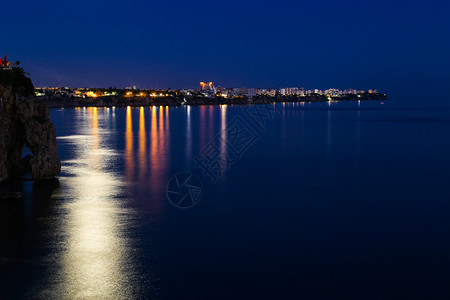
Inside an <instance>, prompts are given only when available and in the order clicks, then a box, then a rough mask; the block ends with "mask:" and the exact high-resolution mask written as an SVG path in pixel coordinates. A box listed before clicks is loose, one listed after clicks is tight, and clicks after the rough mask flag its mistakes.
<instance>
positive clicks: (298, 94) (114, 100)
mask: <svg viewBox="0 0 450 300" xmlns="http://www.w3.org/2000/svg"><path fill="white" fill-rule="evenodd" d="M35 93H36V96H37V97H38V99H41V100H42V101H44V102H45V103H47V105H48V106H49V107H79V106H118V107H120V106H147V105H170V106H179V105H222V104H240V105H247V104H266V103H275V102H325V101H363V100H386V99H387V96H386V94H382V93H380V92H378V91H377V90H368V91H363V90H355V89H348V90H339V89H327V90H318V89H313V90H306V89H304V88H298V87H286V88H282V89H264V88H261V89H257V88H246V87H240V88H224V87H221V86H217V87H216V86H215V85H214V83H213V82H200V87H199V89H182V90H172V89H167V90H154V89H139V88H137V87H136V86H135V85H131V86H129V87H126V88H124V89H118V88H114V87H110V88H69V87H36V88H35Z"/></svg>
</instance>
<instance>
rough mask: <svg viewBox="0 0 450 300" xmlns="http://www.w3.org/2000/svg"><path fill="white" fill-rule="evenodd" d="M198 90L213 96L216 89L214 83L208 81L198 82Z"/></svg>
mask: <svg viewBox="0 0 450 300" xmlns="http://www.w3.org/2000/svg"><path fill="white" fill-rule="evenodd" d="M200 91H202V92H203V94H204V95H205V96H207V97H212V96H215V95H216V93H217V91H216V88H215V87H214V83H213V82H212V81H209V82H203V81H202V82H200Z"/></svg>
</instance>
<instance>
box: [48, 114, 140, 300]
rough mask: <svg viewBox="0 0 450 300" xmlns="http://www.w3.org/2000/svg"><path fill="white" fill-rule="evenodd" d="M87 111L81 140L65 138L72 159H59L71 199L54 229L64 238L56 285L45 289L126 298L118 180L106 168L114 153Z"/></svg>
mask: <svg viewBox="0 0 450 300" xmlns="http://www.w3.org/2000/svg"><path fill="white" fill-rule="evenodd" d="M81 113H82V114H83V113H84V114H85V112H81ZM87 114H88V115H87V116H85V117H86V119H88V120H89V122H88V126H83V125H82V126H83V127H82V128H79V131H78V132H80V133H81V134H82V135H81V138H80V136H74V137H67V139H69V140H70V139H71V138H73V147H74V148H75V150H76V155H75V156H76V158H75V159H74V160H72V161H65V162H63V165H64V166H65V167H64V169H63V171H64V172H65V173H66V174H68V175H69V176H66V177H65V178H63V180H61V185H62V186H63V187H64V188H65V189H66V191H65V193H66V194H69V195H72V196H73V199H71V201H68V203H67V204H65V205H64V209H65V210H66V212H67V219H66V221H65V222H64V226H63V227H62V228H60V229H58V230H62V232H63V234H64V236H65V239H63V240H64V247H63V248H64V251H63V255H62V259H61V266H59V267H58V270H60V271H61V274H58V275H57V276H56V277H55V280H54V281H55V282H57V285H58V286H57V287H56V288H55V289H54V290H53V291H51V292H50V291H47V292H50V293H51V294H53V293H56V294H57V295H56V297H55V298H69V299H74V298H79V299H125V298H130V297H131V295H130V294H129V293H128V292H129V289H127V286H128V284H127V281H128V280H131V278H133V277H134V276H130V275H132V273H134V272H133V271H131V270H127V268H130V265H132V264H131V263H130V262H129V259H127V257H126V256H127V253H128V251H127V245H128V243H127V240H126V239H125V238H124V235H123V231H124V230H125V228H124V227H125V226H126V225H127V223H126V213H127V211H126V210H124V209H123V208H121V207H120V206H119V205H118V203H117V200H118V199H117V198H118V196H119V194H120V190H121V181H120V178H117V176H116V175H115V174H114V173H112V172H111V171H108V167H109V166H111V165H112V164H113V161H114V153H113V152H112V150H110V149H107V148H106V147H103V145H102V129H99V120H98V116H97V109H88V110H87ZM82 117H83V116H82ZM80 123H83V122H80ZM84 123H86V122H84ZM126 262H128V263H126ZM47 296H50V298H53V296H54V295H47Z"/></svg>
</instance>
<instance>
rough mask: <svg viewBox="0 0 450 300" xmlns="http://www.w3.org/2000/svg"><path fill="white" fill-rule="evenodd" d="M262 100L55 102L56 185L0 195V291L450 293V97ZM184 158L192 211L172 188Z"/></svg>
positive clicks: (73, 295) (27, 186) (159, 295)
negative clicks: (198, 190)
mask: <svg viewBox="0 0 450 300" xmlns="http://www.w3.org/2000/svg"><path fill="white" fill-rule="evenodd" d="M268 107H271V108H272V112H273V115H271V116H270V117H268V118H266V119H265V122H264V124H263V125H262V126H261V124H258V123H257V122H255V120H253V119H251V118H249V115H247V114H246V113H245V107H243V106H211V107H209V106H198V107H162V106H161V107H143V108H76V109H53V110H51V118H52V120H53V122H54V123H55V127H56V129H57V136H58V147H59V153H60V157H61V160H62V165H63V168H62V172H61V174H60V176H59V177H58V180H59V184H58V182H55V181H51V182H43V183H39V184H33V183H32V182H30V181H25V182H16V183H10V189H13V190H17V191H21V192H22V193H23V197H22V199H10V200H1V201H0V238H1V239H0V241H1V244H0V268H1V269H0V279H1V283H0V287H1V289H0V298H2V297H4V298H7V299H8V298H22V299H29V298H44V299H133V298H142V299H144V298H155V299H180V298H181V299H218V298H224V299H230V298H243V297H247V298H249V297H258V298H265V297H274V298H275V297H288V296H291V298H299V297H300V298H301V297H305V298H323V297H327V298H330V297H331V298H358V299H361V298H363V299H365V298H377V297H392V298H396V297H406V296H411V295H415V296H417V295H418V296H423V297H425V296H427V297H433V296H434V297H436V296H445V295H447V296H448V295H450V291H449V287H448V281H449V279H450V271H448V270H449V267H450V240H449V238H448V236H449V234H450V218H448V216H449V215H450V204H449V201H450V197H449V196H450V189H449V185H448V180H449V173H450V172H449V171H448V170H449V167H450V160H449V158H448V155H449V153H450V134H449V132H450V105H448V104H447V103H445V102H442V101H430V102H427V101H421V102H410V101H397V102H393V101H386V102H361V103H358V102H344V103H337V102H330V103H311V104H308V103H306V104H305V103H296V104H289V103H285V104H282V103H280V104H277V105H276V106H268ZM247 109H248V108H247ZM236 122H240V123H239V124H240V125H241V127H239V128H238V127H234V126H235V125H236V124H237V123H236ZM245 128H247V130H248V132H247V138H248V137H249V136H250V137H252V138H253V140H252V142H251V143H248V145H247V146H248V147H247V148H245V147H244V146H246V144H245V143H246V141H249V140H248V139H247V140H246V139H245V138H242V137H239V136H237V135H236V133H237V132H238V131H239V130H243V129H245ZM249 132H250V135H249ZM236 143H238V144H236ZM239 143H240V144H239ZM208 145H210V146H211V145H212V146H213V147H209V148H208ZM205 147H206V148H205ZM244 148H245V149H244ZM242 149H244V150H243V151H242ZM206 150H208V151H210V152H208V153H209V154H208V155H209V156H208V157H209V158H211V157H212V155H213V154H216V155H217V156H215V157H221V158H228V159H229V164H225V162H224V161H223V160H222V161H221V164H219V165H215V166H216V168H214V167H213V165H211V169H208V170H207V171H209V172H212V173H208V172H207V171H205V170H202V169H201V168H199V167H198V166H196V165H197V164H198V161H197V162H196V158H197V159H200V158H203V159H205V157H206V156H205V151H206ZM214 151H215V152H214ZM217 166H219V169H218V168H217ZM180 172H189V173H193V174H194V176H196V177H197V178H198V179H199V180H200V181H201V183H202V186H203V192H202V196H201V199H200V201H199V202H198V203H197V204H196V205H195V206H194V207H193V208H190V209H178V208H176V207H175V206H174V205H172V204H171V203H170V202H169V201H168V199H167V195H166V192H167V191H166V190H167V184H168V181H169V179H170V178H171V177H172V176H173V175H175V174H178V173H180ZM217 172H219V173H220V174H219V173H217ZM211 174H213V175H214V174H215V175H217V176H216V177H215V178H212V176H211Z"/></svg>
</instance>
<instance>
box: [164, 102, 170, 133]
mask: <svg viewBox="0 0 450 300" xmlns="http://www.w3.org/2000/svg"><path fill="white" fill-rule="evenodd" d="M165 124H166V130H167V131H169V129H170V128H169V107H168V106H166V120H165Z"/></svg>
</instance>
